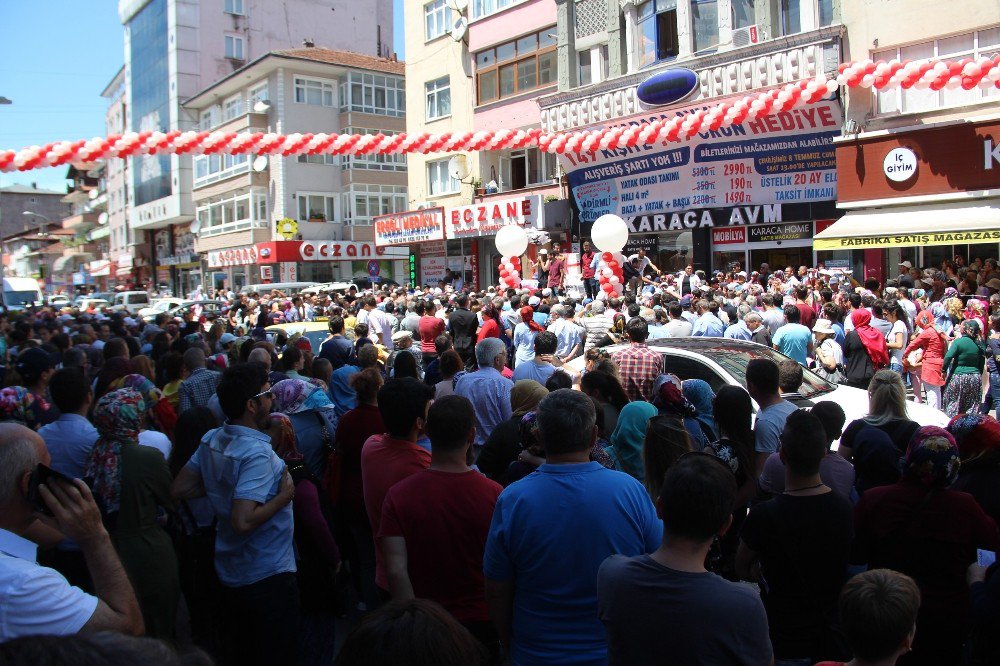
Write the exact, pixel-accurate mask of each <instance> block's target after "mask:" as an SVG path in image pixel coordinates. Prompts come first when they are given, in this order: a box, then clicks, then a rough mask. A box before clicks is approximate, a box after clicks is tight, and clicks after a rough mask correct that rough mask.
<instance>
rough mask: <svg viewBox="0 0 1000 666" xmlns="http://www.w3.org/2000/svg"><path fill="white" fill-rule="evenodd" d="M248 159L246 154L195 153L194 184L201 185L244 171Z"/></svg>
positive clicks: (248, 162)
mask: <svg viewBox="0 0 1000 666" xmlns="http://www.w3.org/2000/svg"><path fill="white" fill-rule="evenodd" d="M249 169H250V160H249V159H248V157H247V156H246V155H196V156H195V158H194V186H195V187H201V186H204V185H208V184H210V183H214V182H216V181H219V180H223V179H225V178H230V177H232V176H236V175H239V174H241V173H246V172H247V171H248V170H249Z"/></svg>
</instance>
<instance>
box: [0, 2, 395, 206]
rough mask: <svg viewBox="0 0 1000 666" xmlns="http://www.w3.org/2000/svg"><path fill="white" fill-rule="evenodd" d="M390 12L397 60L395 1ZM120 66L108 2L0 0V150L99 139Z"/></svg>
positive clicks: (50, 185) (49, 182)
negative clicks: (1, 101) (107, 95)
mask: <svg viewBox="0 0 1000 666" xmlns="http://www.w3.org/2000/svg"><path fill="white" fill-rule="evenodd" d="M272 1H279V0H272ZM393 8H394V11H395V20H394V23H395V26H396V30H395V33H396V34H395V35H394V46H395V50H396V53H398V54H399V56H400V58H402V57H403V20H402V16H403V0H393ZM41 26H44V28H45V30H44V33H43V32H41V31H39V30H38V28H39V27H41ZM123 62H124V43H123V36H122V25H121V22H120V21H119V19H118V3H117V2H116V1H115V0H84V1H82V2H81V0H34V1H32V2H22V1H19V0H0V96H3V97H7V98H8V99H10V100H11V101H12V102H13V104H11V105H0V148H5V149H6V148H12V149H18V148H23V147H25V146H32V145H44V144H46V143H48V142H50V141H58V140H75V139H89V138H91V137H95V136H103V135H104V112H105V110H106V108H107V101H106V100H105V99H104V98H103V97H101V92H102V91H103V90H104V87H105V86H106V85H107V84H108V83H109V82H110V81H111V79H112V78H113V77H114V75H115V73H117V72H118V69H119V68H120V67H121V66H122V64H123ZM13 183H22V184H30V183H38V186H39V187H42V188H47V189H53V190H59V191H65V186H66V167H65V166H63V167H59V168H58V169H38V170H35V171H26V172H15V173H0V185H11V184H13Z"/></svg>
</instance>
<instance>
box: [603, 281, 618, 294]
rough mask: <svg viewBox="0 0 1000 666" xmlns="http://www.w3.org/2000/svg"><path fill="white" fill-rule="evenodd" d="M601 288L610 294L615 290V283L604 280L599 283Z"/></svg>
mask: <svg viewBox="0 0 1000 666" xmlns="http://www.w3.org/2000/svg"><path fill="white" fill-rule="evenodd" d="M601 289H603V290H604V293H606V294H610V293H611V292H613V291H614V290H615V285H613V284H611V283H610V282H605V283H604V284H602V285H601Z"/></svg>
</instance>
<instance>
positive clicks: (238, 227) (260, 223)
mask: <svg viewBox="0 0 1000 666" xmlns="http://www.w3.org/2000/svg"><path fill="white" fill-rule="evenodd" d="M248 229H267V220H233V221H232V222H226V223H225V224H218V225H215V226H212V227H202V228H201V229H200V230H199V231H198V235H199V236H200V237H202V238H209V237H210V236H221V235H222V234H231V233H235V232H237V231H247V230H248Z"/></svg>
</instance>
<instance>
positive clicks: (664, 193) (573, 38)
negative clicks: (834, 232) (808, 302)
mask: <svg viewBox="0 0 1000 666" xmlns="http://www.w3.org/2000/svg"><path fill="white" fill-rule="evenodd" d="M556 4H557V8H558V16H557V21H558V28H557V36H558V45H557V55H558V73H559V78H558V91H557V92H555V93H553V94H550V95H546V96H543V97H541V98H540V99H539V102H538V103H539V105H540V107H541V123H542V127H543V128H545V129H547V130H550V131H572V130H580V129H598V128H607V127H614V126H629V125H635V126H640V127H641V126H643V125H646V124H648V123H650V122H652V121H653V120H661V119H662V120H667V119H671V118H674V117H678V116H684V115H686V114H689V113H691V112H693V111H695V110H697V109H704V108H709V107H712V106H714V105H716V104H719V103H721V102H725V101H729V102H732V101H735V100H736V99H739V98H741V97H744V96H747V95H753V94H757V93H759V92H760V91H763V90H767V89H771V88H775V87H778V86H781V85H783V84H785V83H789V82H793V81H798V80H801V79H805V78H811V77H814V76H816V75H818V74H820V73H826V74H827V75H835V74H836V71H837V65H838V64H839V62H840V56H841V49H842V44H843V35H844V27H843V25H842V24H841V21H840V15H839V9H838V3H836V2H834V1H833V0H788V1H783V2H780V3H779V2H775V1H773V0H769V1H767V2H752V1H751V0H707V1H706V0H645V1H644V2H639V1H636V0H556ZM679 80H689V81H690V82H691V83H690V87H689V90H690V93H689V94H688V95H686V96H684V95H681V96H679V97H677V98H676V99H673V100H671V101H669V102H667V103H665V104H653V103H644V102H642V101H640V99H639V94H640V93H639V88H640V86H642V84H643V83H644V82H646V84H647V85H650V84H651V83H653V82H657V81H659V82H660V83H670V84H673V83H676V82H677V81H679ZM647 101H648V102H649V101H650V98H647ZM652 101H656V100H652ZM841 126H842V110H841V104H840V101H839V98H837V97H836V96H834V97H832V98H831V99H828V100H824V101H822V102H820V103H819V104H815V105H811V106H810V107H809V108H806V109H793V110H792V111H790V112H784V113H779V114H776V115H774V116H770V117H767V118H759V119H756V120H755V121H753V122H748V123H745V124H744V125H741V126H732V127H720V128H719V129H718V130H715V131H705V132H702V133H700V134H698V135H697V136H695V137H693V138H692V139H690V140H688V141H685V142H682V143H672V142H668V141H664V142H663V143H662V144H659V145H650V144H637V145H636V146H635V147H631V148H627V147H626V148H619V149H617V150H613V151H612V150H600V149H598V150H595V151H593V152H591V153H585V154H580V155H576V154H572V155H565V156H563V157H562V158H561V159H562V166H563V168H564V169H565V171H566V172H567V175H568V181H569V185H570V188H571V190H572V194H573V197H574V200H575V204H576V206H577V207H578V208H579V216H580V221H581V229H580V233H581V235H582V236H584V237H585V236H587V235H588V234H589V225H590V224H591V223H592V222H593V221H594V220H595V219H596V218H597V217H599V216H600V215H602V214H605V213H615V214H617V215H620V216H621V217H623V218H624V219H625V220H626V222H627V223H628V225H629V227H630V229H631V231H632V235H631V245H630V246H628V249H634V248H637V247H640V246H642V247H645V248H646V249H647V250H648V251H649V252H650V253H651V254H653V255H655V256H656V257H657V260H658V265H659V267H660V268H661V269H670V270H679V269H681V268H683V266H684V265H686V264H694V265H695V266H696V267H698V268H704V269H708V268H726V267H728V266H730V265H732V264H733V263H737V264H740V265H741V266H747V265H751V266H753V267H756V266H757V265H759V264H760V263H763V262H767V263H770V264H771V265H781V266H785V265H791V264H794V265H799V264H811V263H812V261H813V259H814V257H813V249H812V238H813V236H814V234H815V232H816V225H817V224H819V225H822V224H824V223H825V222H824V221H825V220H830V219H832V218H835V217H836V206H835V202H836V198H837V187H836V169H835V157H834V146H833V139H834V137H836V136H838V135H839V134H840V131H841Z"/></svg>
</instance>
